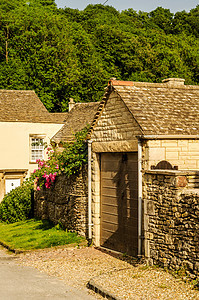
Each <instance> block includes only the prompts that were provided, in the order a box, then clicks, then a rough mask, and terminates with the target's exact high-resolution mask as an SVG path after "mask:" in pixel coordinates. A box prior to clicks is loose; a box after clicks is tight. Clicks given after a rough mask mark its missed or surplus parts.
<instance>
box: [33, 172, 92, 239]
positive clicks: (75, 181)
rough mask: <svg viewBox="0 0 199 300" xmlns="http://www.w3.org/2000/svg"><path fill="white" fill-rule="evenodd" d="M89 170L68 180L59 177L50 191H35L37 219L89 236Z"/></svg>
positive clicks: (62, 176) (61, 176) (63, 176)
mask: <svg viewBox="0 0 199 300" xmlns="http://www.w3.org/2000/svg"><path fill="white" fill-rule="evenodd" d="M87 199H88V193H87V170H86V169H84V170H83V171H81V172H80V173H79V174H78V175H76V176H74V175H73V176H71V177H70V178H67V177H66V176H65V175H59V176H58V177H57V178H56V180H55V183H54V186H52V187H51V188H50V189H49V190H47V189H43V190H41V191H35V199H34V213H35V216H36V217H39V218H41V219H48V220H51V221H52V222H53V223H54V224H58V223H60V224H62V225H63V226H64V228H67V229H68V230H74V231H76V232H78V233H79V234H80V235H82V236H86V235H87Z"/></svg>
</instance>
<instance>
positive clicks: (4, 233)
mask: <svg viewBox="0 0 199 300" xmlns="http://www.w3.org/2000/svg"><path fill="white" fill-rule="evenodd" d="M84 240H85V239H84V238H83V237H81V236H78V235H77V233H75V232H67V231H65V230H63V229H61V228H60V226H59V225H56V226H54V225H53V224H52V223H51V222H49V221H47V220H35V219H30V220H27V221H21V222H16V223H13V224H6V223H2V222H0V242H1V243H3V244H6V245H7V246H9V247H10V248H11V249H15V250H33V249H44V248H50V247H54V246H60V245H66V244H79V243H81V242H83V241H84Z"/></svg>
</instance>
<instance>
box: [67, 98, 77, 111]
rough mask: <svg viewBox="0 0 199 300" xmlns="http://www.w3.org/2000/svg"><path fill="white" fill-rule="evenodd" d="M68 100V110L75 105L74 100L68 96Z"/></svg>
mask: <svg viewBox="0 0 199 300" xmlns="http://www.w3.org/2000/svg"><path fill="white" fill-rule="evenodd" d="M69 100H70V102H69V103H68V111H69V112H70V111H71V109H72V108H73V106H75V101H74V99H73V98H70V99H69Z"/></svg>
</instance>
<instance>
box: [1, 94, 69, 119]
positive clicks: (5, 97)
mask: <svg viewBox="0 0 199 300" xmlns="http://www.w3.org/2000/svg"><path fill="white" fill-rule="evenodd" d="M0 122H28V123H60V124H62V123H63V121H62V120H61V122H60V121H59V120H58V119H55V118H54V117H53V116H52V114H50V113H49V112H48V110H47V109H46V108H45V106H44V105H43V103H42V102H41V101H40V99H39V98H38V96H37V95H36V94H35V92H34V91H29V90H28V91H25V90H0Z"/></svg>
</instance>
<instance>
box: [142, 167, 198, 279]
mask: <svg viewBox="0 0 199 300" xmlns="http://www.w3.org/2000/svg"><path fill="white" fill-rule="evenodd" d="M198 179H199V172H195V173H194V172H189V171H187V172H184V173H183V172H172V171H170V172H165V171H160V170H159V171H158V172H157V171H155V170H154V172H153V171H146V172H145V175H144V193H143V203H144V236H145V240H144V246H145V247H144V248H145V256H146V258H147V260H148V262H149V264H158V265H162V266H164V267H167V268H170V269H174V270H176V271H180V270H184V271H185V272H186V274H187V275H188V276H190V277H191V278H192V279H195V278H197V276H198V275H199V189H198V188H193V187H194V181H195V187H197V185H198ZM190 186H191V187H192V188H190Z"/></svg>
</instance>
